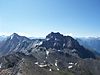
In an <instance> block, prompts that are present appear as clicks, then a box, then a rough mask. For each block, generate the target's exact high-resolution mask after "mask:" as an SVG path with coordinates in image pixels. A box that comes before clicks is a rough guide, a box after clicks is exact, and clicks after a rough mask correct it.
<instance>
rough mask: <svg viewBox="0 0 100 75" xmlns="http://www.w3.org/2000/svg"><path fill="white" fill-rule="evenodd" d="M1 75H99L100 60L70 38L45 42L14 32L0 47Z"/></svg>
mask: <svg viewBox="0 0 100 75" xmlns="http://www.w3.org/2000/svg"><path fill="white" fill-rule="evenodd" d="M0 56H1V57H0V75H99V74H100V60H99V58H98V59H97V58H96V57H95V55H94V54H93V53H92V52H91V51H90V50H88V49H85V48H84V47H83V46H81V45H80V44H79V43H78V42H77V40H75V39H73V38H72V37H71V36H64V35H62V34H60V33H54V32H51V33H50V34H48V35H47V36H46V38H45V39H29V38H27V37H25V36H19V35H18V34H16V33H14V34H12V35H11V36H9V37H8V38H7V39H6V40H5V41H3V42H1V46H0Z"/></svg>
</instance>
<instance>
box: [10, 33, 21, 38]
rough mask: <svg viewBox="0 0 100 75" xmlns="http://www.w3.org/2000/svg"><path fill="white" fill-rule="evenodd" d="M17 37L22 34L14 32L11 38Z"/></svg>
mask: <svg viewBox="0 0 100 75" xmlns="http://www.w3.org/2000/svg"><path fill="white" fill-rule="evenodd" d="M15 37H16V38H17V37H20V36H19V35H18V34H17V33H13V34H12V35H11V36H10V38H11V39H13V38H15Z"/></svg>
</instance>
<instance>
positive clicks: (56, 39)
mask: <svg viewBox="0 0 100 75" xmlns="http://www.w3.org/2000/svg"><path fill="white" fill-rule="evenodd" d="M42 46H44V47H46V48H55V49H64V48H71V49H74V48H76V47H78V46H79V43H78V42H77V41H76V40H75V39H73V38H72V37H71V36H64V35H62V34H60V33H59V32H57V33H54V32H51V33H50V34H48V35H47V36H46V39H45V40H44V41H43V44H42Z"/></svg>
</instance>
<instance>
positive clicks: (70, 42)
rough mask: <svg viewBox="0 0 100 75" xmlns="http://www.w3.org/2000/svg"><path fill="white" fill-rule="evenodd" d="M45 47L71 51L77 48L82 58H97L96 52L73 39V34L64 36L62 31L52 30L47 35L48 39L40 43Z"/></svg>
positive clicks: (76, 50) (76, 51)
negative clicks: (54, 31)
mask: <svg viewBox="0 0 100 75" xmlns="http://www.w3.org/2000/svg"><path fill="white" fill-rule="evenodd" d="M40 46H42V47H45V48H47V49H48V48H55V49H57V50H63V49H70V51H73V50H75V51H74V52H73V53H76V54H78V55H79V57H81V58H95V56H94V54H93V53H92V52H91V51H89V50H87V49H85V48H84V47H83V46H81V45H79V43H78V42H77V40H75V39H73V38H72V37H71V36H63V35H62V34H60V33H53V32H51V33H50V34H48V35H47V36H46V39H45V40H44V41H43V43H42V44H41V45H40Z"/></svg>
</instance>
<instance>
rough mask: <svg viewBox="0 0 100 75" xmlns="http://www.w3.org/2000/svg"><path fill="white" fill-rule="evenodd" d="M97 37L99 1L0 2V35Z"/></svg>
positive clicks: (47, 0) (12, 0) (39, 0)
mask: <svg viewBox="0 0 100 75" xmlns="http://www.w3.org/2000/svg"><path fill="white" fill-rule="evenodd" d="M52 31H54V32H60V33H62V34H65V35H67V34H69V35H72V36H100V0H0V35H10V34H12V33H14V32H16V33H18V34H20V35H26V36H34V37H44V36H46V35H47V34H48V33H50V32H52Z"/></svg>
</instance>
